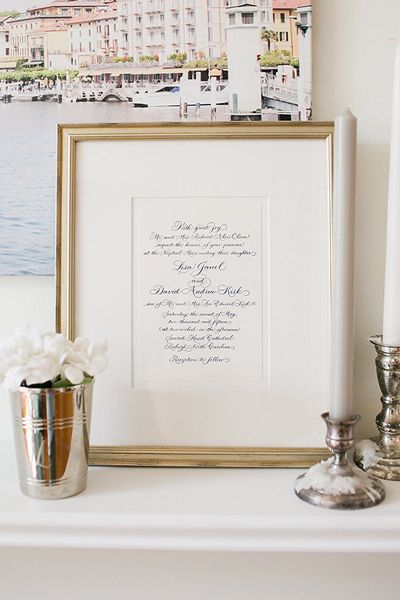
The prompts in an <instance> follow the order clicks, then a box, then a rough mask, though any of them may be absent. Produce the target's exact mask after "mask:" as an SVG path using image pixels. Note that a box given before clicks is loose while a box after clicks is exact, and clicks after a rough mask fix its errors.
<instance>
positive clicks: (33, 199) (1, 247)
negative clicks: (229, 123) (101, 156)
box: [0, 102, 229, 275]
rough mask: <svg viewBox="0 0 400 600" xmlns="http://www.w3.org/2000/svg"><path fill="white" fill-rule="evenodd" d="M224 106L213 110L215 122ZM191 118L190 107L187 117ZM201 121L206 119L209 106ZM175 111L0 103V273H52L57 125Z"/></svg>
mask: <svg viewBox="0 0 400 600" xmlns="http://www.w3.org/2000/svg"><path fill="white" fill-rule="evenodd" d="M227 111H228V108H227V107H226V106H221V107H218V115H217V118H218V120H227V119H228V118H229V117H228V112H227ZM191 118H195V116H194V109H193V108H189V119H191ZM200 119H201V120H203V121H208V120H209V119H210V107H209V106H204V107H202V108H201V115H200ZM177 120H179V112H178V108H175V107H174V108H152V109H140V108H133V107H132V106H131V105H129V104H127V103H114V102H94V103H73V104H72V103H71V104H69V103H63V104H57V103H53V102H11V103H10V104H3V103H0V131H1V143H0V275H52V274H54V256H55V207H56V140H57V124H58V123H128V122H135V121H142V122H144V121H177Z"/></svg>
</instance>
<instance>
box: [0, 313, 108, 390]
mask: <svg viewBox="0 0 400 600" xmlns="http://www.w3.org/2000/svg"><path fill="white" fill-rule="evenodd" d="M106 350H107V344H106V343H105V342H103V343H100V344H92V343H91V342H89V340H86V339H83V338H77V339H76V340H75V342H74V343H72V342H70V341H69V340H67V338H66V337H65V336H64V335H62V334H61V333H42V334H41V333H40V332H39V331H38V330H37V329H36V328H35V327H32V326H30V325H28V326H25V327H20V328H19V329H17V331H16V332H15V334H14V335H13V336H12V337H9V338H5V339H3V340H1V341H0V383H2V384H3V385H4V387H6V388H8V389H10V390H17V389H18V388H19V387H20V386H21V385H35V384H41V383H45V382H47V381H52V382H56V381H59V380H60V379H67V380H68V382H70V383H71V384H78V383H81V382H82V381H83V380H84V378H85V377H88V376H89V377H94V376H95V375H97V374H98V373H100V372H101V371H103V370H104V369H105V368H106V366H107V357H106Z"/></svg>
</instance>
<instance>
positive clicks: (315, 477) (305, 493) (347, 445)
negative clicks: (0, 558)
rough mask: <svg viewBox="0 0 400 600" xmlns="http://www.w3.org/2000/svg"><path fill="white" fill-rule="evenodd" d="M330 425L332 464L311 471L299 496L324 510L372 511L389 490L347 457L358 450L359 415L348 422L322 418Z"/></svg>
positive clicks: (300, 484) (300, 486) (298, 484)
mask: <svg viewBox="0 0 400 600" xmlns="http://www.w3.org/2000/svg"><path fill="white" fill-rule="evenodd" d="M321 416H322V418H323V420H324V421H325V423H326V427H327V433H326V444H327V446H328V448H329V449H330V450H331V452H332V453H333V456H332V457H331V458H329V459H328V460H325V461H322V462H320V463H319V464H317V465H314V466H313V467H311V468H310V469H309V470H308V471H307V472H306V473H304V474H303V475H300V477H298V479H297V481H296V485H295V493H296V495H297V496H298V497H299V498H301V500H304V501H305V502H309V503H310V504H314V505H316V506H320V507H323V508H339V509H357V508H368V507H370V506H375V505H376V504H379V503H380V502H382V500H383V499H384V498H385V490H384V487H383V486H382V484H381V482H380V481H379V480H378V479H375V478H374V477H370V476H369V475H367V474H366V473H363V472H362V471H359V470H358V469H356V468H355V467H353V466H352V465H351V464H350V463H349V462H348V460H347V453H348V451H349V450H351V449H352V448H353V446H354V436H353V427H354V425H355V424H356V423H357V422H358V421H359V419H360V417H359V415H353V416H352V417H350V418H349V419H347V420H343V421H340V420H338V419H332V418H331V417H330V416H329V413H324V414H323V415H321Z"/></svg>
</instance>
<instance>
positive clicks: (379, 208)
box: [0, 0, 400, 438]
mask: <svg viewBox="0 0 400 600" xmlns="http://www.w3.org/2000/svg"><path fill="white" fill-rule="evenodd" d="M313 4H314V15H313V44H314V52H313V67H314V68H313V77H314V95H313V97H314V102H313V115H314V119H315V120H330V119H333V118H334V116H335V115H337V114H339V113H341V112H342V111H343V110H344V109H345V108H346V106H349V107H350V108H351V110H352V111H353V112H354V114H355V115H356V116H357V117H358V127H359V129H358V174H357V218H356V299H355V312H356V345H355V398H356V409H357V410H358V411H359V412H360V413H361V414H362V416H363V420H362V421H361V423H360V425H359V426H358V434H359V435H366V434H370V433H372V432H373V431H374V417H375V414H376V413H377V412H378V409H379V402H378V395H379V392H378V387H377V384H376V378H375V374H374V352H373V349H372V347H370V344H369V343H368V342H367V338H368V336H370V335H372V334H375V333H380V332H381V329H382V300H383V267H384V254H385V223H386V198H387V176H388V158H389V140H390V109H391V90H392V68H393V59H394V44H393V42H389V41H388V40H389V38H393V37H396V36H399V30H400V2H399V1H398V0H385V2H384V3H383V2H382V1H381V0H351V2H349V0H334V1H333V0H313ZM33 176H34V175H33ZM53 297H54V293H53V281H52V279H51V278H33V277H18V278H0V336H2V335H5V334H8V333H11V332H12V331H13V329H14V328H15V327H16V326H17V325H19V324H21V323H24V322H34V323H36V324H37V325H38V326H39V327H42V328H50V327H51V326H52V323H53V315H54V305H53ZM10 436H11V424H10V419H9V414H8V407H7V402H6V396H5V394H4V392H1V393H0V438H1V437H3V438H4V437H6V438H8V437H10Z"/></svg>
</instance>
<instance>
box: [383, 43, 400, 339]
mask: <svg viewBox="0 0 400 600" xmlns="http://www.w3.org/2000/svg"><path fill="white" fill-rule="evenodd" d="M385 271H386V272H385V296H384V303H383V343H384V344H387V345H388V346H400V43H398V44H397V48H396V56H395V62H394V78H393V108H392V139H391V145H390V170H389V196H388V210H387V230H386V270H385Z"/></svg>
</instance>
